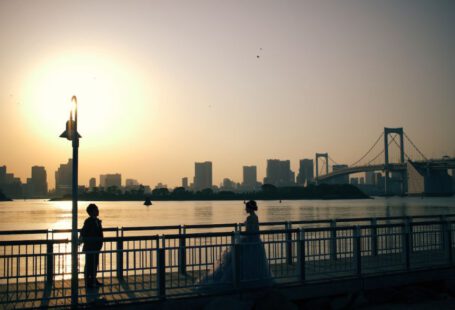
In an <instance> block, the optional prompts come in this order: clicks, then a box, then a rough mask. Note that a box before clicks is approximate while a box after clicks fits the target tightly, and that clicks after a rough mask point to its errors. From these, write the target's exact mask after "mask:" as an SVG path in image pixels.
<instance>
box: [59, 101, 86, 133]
mask: <svg viewBox="0 0 455 310" xmlns="http://www.w3.org/2000/svg"><path fill="white" fill-rule="evenodd" d="M71 103H72V105H71V111H70V118H69V120H68V121H67V122H66V128H65V131H64V132H63V133H62V134H61V135H60V138H66V139H68V140H73V137H75V136H77V138H81V136H80V135H79V133H78V132H77V98H76V96H73V97H72V98H71ZM73 115H74V119H73Z"/></svg>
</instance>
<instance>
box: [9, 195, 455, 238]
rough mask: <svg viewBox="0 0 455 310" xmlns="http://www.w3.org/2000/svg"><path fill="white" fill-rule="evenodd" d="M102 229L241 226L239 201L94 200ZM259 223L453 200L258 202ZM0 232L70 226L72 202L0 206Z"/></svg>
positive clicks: (428, 209)
mask: <svg viewBox="0 0 455 310" xmlns="http://www.w3.org/2000/svg"><path fill="white" fill-rule="evenodd" d="M96 204H97V205H98V206H99V208H100V218H101V219H102V220H103V226H104V227H105V228H106V227H128V226H160V225H190V224H217V223H242V222H244V220H245V217H246V214H245V211H244V205H243V203H242V201H182V202H176V201H157V202H154V203H153V205H152V206H150V207H146V206H144V205H142V202H141V201H99V202H96ZM87 205H88V202H79V227H81V226H82V223H83V221H84V219H85V218H86V217H87V214H86V212H85V208H86V206H87ZM258 205H259V210H258V216H259V220H260V221H261V222H271V221H297V220H320V219H335V218H355V217H381V216H414V215H442V214H455V197H446V198H424V199H421V198H401V197H391V198H375V199H362V200H288V201H283V202H282V203H279V202H278V201H258ZM0 227H1V229H2V230H13V229H14V230H16V229H18V230H21V229H66V228H69V227H71V202H70V201H58V202H51V201H46V200H16V201H12V202H1V203H0Z"/></svg>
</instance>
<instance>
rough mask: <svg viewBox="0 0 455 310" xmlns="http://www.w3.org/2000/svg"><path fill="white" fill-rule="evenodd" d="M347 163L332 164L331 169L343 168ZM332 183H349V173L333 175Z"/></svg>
mask: <svg viewBox="0 0 455 310" xmlns="http://www.w3.org/2000/svg"><path fill="white" fill-rule="evenodd" d="M347 167H348V165H333V167H332V170H333V172H335V171H338V170H341V169H345V168H347ZM331 183H332V184H349V175H348V174H346V175H340V176H338V177H334V178H333V179H332V181H331Z"/></svg>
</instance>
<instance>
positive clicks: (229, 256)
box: [197, 213, 273, 290]
mask: <svg viewBox="0 0 455 310" xmlns="http://www.w3.org/2000/svg"><path fill="white" fill-rule="evenodd" d="M245 227H246V231H245V232H246V233H245V234H242V235H241V236H239V238H238V239H237V240H235V243H236V244H238V245H239V246H238V247H237V248H236V249H237V250H238V251H239V253H238V254H237V255H238V261H239V266H238V268H239V269H238V270H239V280H240V281H239V282H240V286H241V287H251V286H256V287H261V286H270V285H271V284H273V281H272V275H271V273H270V270H269V264H268V261H267V256H266V253H265V248H264V244H263V243H262V241H261V238H260V235H259V221H258V217H257V215H256V214H255V213H252V214H250V215H249V216H248V217H247V219H246V222H245ZM234 268H235V267H234V252H233V250H232V247H231V248H230V249H228V250H226V251H224V252H223V253H222V255H221V257H220V259H218V261H217V262H216V263H215V264H214V266H213V269H212V270H210V271H209V272H208V274H207V275H206V276H204V277H203V278H202V279H200V280H199V281H198V282H197V286H198V290H214V289H217V288H225V287H232V285H233V281H234Z"/></svg>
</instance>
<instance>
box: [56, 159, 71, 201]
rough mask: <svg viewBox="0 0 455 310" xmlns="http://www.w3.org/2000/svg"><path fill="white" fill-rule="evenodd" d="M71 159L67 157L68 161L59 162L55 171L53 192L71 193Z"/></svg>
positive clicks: (58, 193) (60, 193)
mask: <svg viewBox="0 0 455 310" xmlns="http://www.w3.org/2000/svg"><path fill="white" fill-rule="evenodd" d="M72 175H73V160H72V159H68V163H66V164H61V165H60V167H59V168H58V169H57V171H55V193H56V194H57V195H65V194H71V186H72V184H73V180H72Z"/></svg>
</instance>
